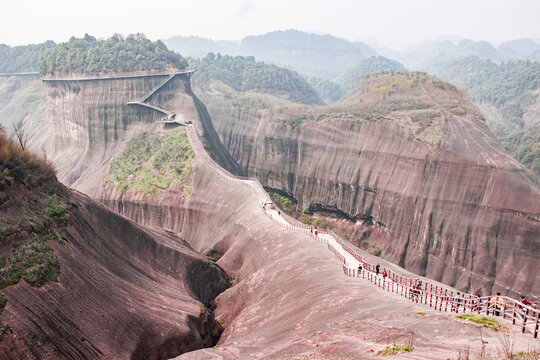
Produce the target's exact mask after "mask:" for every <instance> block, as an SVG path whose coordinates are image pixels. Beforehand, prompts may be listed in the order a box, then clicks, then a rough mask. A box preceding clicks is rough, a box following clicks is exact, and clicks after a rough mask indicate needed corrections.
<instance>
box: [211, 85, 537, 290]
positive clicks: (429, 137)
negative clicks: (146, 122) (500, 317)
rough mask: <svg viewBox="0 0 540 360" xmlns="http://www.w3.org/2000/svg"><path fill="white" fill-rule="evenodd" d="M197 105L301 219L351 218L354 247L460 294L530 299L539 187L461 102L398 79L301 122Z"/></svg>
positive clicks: (448, 88)
mask: <svg viewBox="0 0 540 360" xmlns="http://www.w3.org/2000/svg"><path fill="white" fill-rule="evenodd" d="M201 97H202V99H203V101H204V102H205V103H206V104H207V106H208V108H209V112H210V114H211V116H212V119H213V120H214V124H215V126H216V129H217V131H218V133H219V134H220V136H221V138H222V139H223V142H224V144H226V146H227V147H228V149H229V150H230V151H231V153H232V155H233V156H234V157H235V158H236V159H238V161H239V163H240V164H241V165H243V166H244V167H246V168H247V169H248V173H249V174H250V175H253V176H256V177H257V178H258V179H259V180H260V181H261V182H262V183H263V185H265V186H267V187H269V188H275V189H279V190H281V191H283V192H285V193H287V194H289V195H290V196H292V197H293V198H294V199H295V200H296V201H297V202H298V208H299V209H300V210H301V211H307V212H310V213H320V214H326V215H332V214H334V215H333V216H335V214H340V213H341V214H346V215H347V216H348V218H350V219H357V220H356V221H353V222H347V221H345V226H344V227H345V228H346V229H348V230H345V231H346V232H347V233H348V234H349V235H350V236H351V239H352V241H353V242H354V243H359V242H360V241H361V240H367V241H369V242H371V243H373V244H376V245H377V246H379V247H380V248H381V249H382V256H383V257H384V258H386V259H389V260H391V261H393V262H395V263H398V264H400V265H402V266H404V267H406V268H407V269H410V270H412V271H414V272H416V273H418V274H421V275H426V276H428V277H430V278H433V279H437V280H441V281H443V282H445V283H447V284H451V285H455V286H456V287H457V288H458V289H468V290H470V291H472V292H475V293H483V294H487V293H491V292H493V291H503V292H505V293H508V294H518V293H526V294H529V295H535V296H539V295H540V293H539V292H538V291H539V288H540V287H539V284H540V278H539V276H538V275H535V274H538V262H537V260H536V259H537V258H538V256H539V251H540V246H539V243H538V240H539V236H538V234H540V222H539V219H540V215H539V213H540V208H539V205H538V204H540V191H539V189H538V185H536V184H534V183H533V182H532V181H531V180H530V179H529V178H528V176H527V175H526V174H525V173H524V171H523V170H522V169H521V167H520V165H519V164H518V163H517V162H516V161H515V160H513V159H512V158H511V157H510V156H509V155H508V154H507V153H506V152H505V151H504V149H503V148H502V147H501V146H500V145H499V144H498V142H497V141H496V139H495V138H494V136H493V135H492V134H491V133H490V132H489V130H488V129H487V127H486V126H485V124H484V122H483V121H482V116H481V114H480V112H479V111H478V109H477V108H476V107H475V106H474V105H473V104H472V102H471V101H470V100H469V99H468V97H467V96H466V94H465V93H464V92H463V91H460V90H458V89H456V88H455V87H454V86H452V85H450V84H447V83H444V82H441V81H439V80H437V79H435V78H432V77H429V76H426V75H422V74H409V75H408V74H396V75H379V76H372V77H370V78H367V79H365V80H364V81H363V83H362V84H360V85H359V87H358V88H357V91H356V92H355V93H352V94H350V95H349V96H348V97H347V98H345V99H344V100H343V101H342V102H340V103H338V104H336V105H335V106H333V107H322V108H312V107H311V108H307V107H306V108H303V109H302V110H301V111H300V112H299V113H298V112H296V111H292V110H291V109H290V108H287V107H286V106H284V107H280V108H279V107H278V108H272V109H270V110H266V109H262V110H260V109H256V108H248V107H238V106H232V107H231V106H230V104H229V103H228V102H227V100H226V99H225V98H224V97H223V96H220V94H217V93H212V94H209V93H208V94H204V95H201ZM299 114H300V117H299ZM347 224H348V225H347ZM360 224H363V225H362V226H359V225H360Z"/></svg>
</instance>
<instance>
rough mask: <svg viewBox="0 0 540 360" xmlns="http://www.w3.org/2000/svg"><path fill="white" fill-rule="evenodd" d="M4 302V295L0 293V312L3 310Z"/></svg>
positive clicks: (5, 300)
mask: <svg viewBox="0 0 540 360" xmlns="http://www.w3.org/2000/svg"><path fill="white" fill-rule="evenodd" d="M6 304H7V299H6V298H5V297H4V295H0V314H1V313H2V311H4V308H5V307H6Z"/></svg>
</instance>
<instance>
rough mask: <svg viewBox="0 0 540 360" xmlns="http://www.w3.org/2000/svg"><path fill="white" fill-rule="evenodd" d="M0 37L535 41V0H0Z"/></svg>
mask: <svg viewBox="0 0 540 360" xmlns="http://www.w3.org/2000/svg"><path fill="white" fill-rule="evenodd" d="M0 4H1V5H0V43H5V44H8V45H24V44H28V43H38V42H43V41H45V40H48V39H50V40H54V41H56V42H61V41H67V40H68V39H69V38H70V37H71V36H78V37H80V36H82V35H84V33H85V32H87V33H89V34H91V35H94V36H96V37H98V38H103V37H109V36H111V35H112V34H113V33H121V34H124V35H127V34H130V33H136V32H142V33H144V34H146V36H147V37H149V38H150V39H153V40H155V39H159V38H168V37H170V36H173V35H199V36H202V37H207V38H211V39H214V40H219V39H225V40H239V39H241V38H242V37H244V36H246V35H250V34H264V33H267V32H270V31H273V30H286V29H291V28H294V29H298V30H303V31H308V32H315V33H319V34H332V35H335V36H338V37H343V38H346V39H349V40H358V39H362V38H376V39H377V40H378V41H379V43H381V44H383V45H391V46H393V47H403V46H406V45H409V44H413V43H417V42H420V41H422V40H424V39H428V38H434V37H436V36H437V35H460V36H463V37H466V38H471V39H473V40H488V41H491V42H494V43H497V42H501V41H505V40H510V39H516V38H523V37H529V38H535V39H540V21H539V18H538V16H539V15H540V0H299V1H294V0H189V1H183V0H180V1H174V0H145V1H143V0H130V1H124V0H121V1H116V0H85V1H79V0H1V2H0Z"/></svg>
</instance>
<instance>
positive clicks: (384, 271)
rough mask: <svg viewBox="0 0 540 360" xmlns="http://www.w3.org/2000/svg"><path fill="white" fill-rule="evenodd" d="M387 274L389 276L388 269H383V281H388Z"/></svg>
mask: <svg viewBox="0 0 540 360" xmlns="http://www.w3.org/2000/svg"><path fill="white" fill-rule="evenodd" d="M387 276H388V274H387V273H386V270H383V272H382V278H383V281H386V277H387Z"/></svg>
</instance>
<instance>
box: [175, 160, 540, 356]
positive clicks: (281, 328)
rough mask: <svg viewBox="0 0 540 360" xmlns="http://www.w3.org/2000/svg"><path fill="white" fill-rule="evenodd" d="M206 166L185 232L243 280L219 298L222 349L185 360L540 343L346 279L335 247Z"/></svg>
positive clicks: (188, 205)
mask: <svg viewBox="0 0 540 360" xmlns="http://www.w3.org/2000/svg"><path fill="white" fill-rule="evenodd" d="M200 163H201V162H200V159H197V158H196V160H195V164H194V173H193V178H192V180H193V183H192V184H193V193H192V195H191V196H190V197H189V198H188V199H186V201H185V202H184V203H183V205H182V208H183V209H184V210H183V211H182V216H181V223H180V224H178V225H177V226H179V231H180V233H181V235H182V236H183V237H185V238H186V239H187V240H188V241H189V242H190V243H192V244H193V246H194V248H195V249H197V250H198V251H201V252H206V253H211V254H214V255H215V256H216V257H217V258H219V261H218V264H219V265H220V266H221V267H223V268H224V269H225V270H226V271H227V273H228V275H229V277H231V278H233V279H234V281H233V287H232V288H230V289H228V290H226V291H225V292H223V293H222V294H221V295H220V296H218V298H217V299H216V303H217V308H216V319H218V320H219V321H221V320H223V321H222V322H223V326H224V328H225V331H224V332H223V335H222V337H221V339H220V341H219V343H218V344H217V345H216V346H215V347H213V348H212V349H201V350H198V351H195V352H190V353H186V354H184V355H182V356H180V357H179V359H296V358H299V359H370V358H378V357H379V356H377V353H378V352H379V351H381V350H383V349H385V348H386V347H387V346H391V345H392V344H403V345H406V344H409V343H410V342H411V341H412V344H413V348H414V350H413V351H412V352H410V353H405V354H402V355H398V356H396V358H398V359H446V358H456V357H457V356H458V355H459V353H460V352H461V353H464V352H465V351H466V350H467V349H469V350H470V353H471V354H479V353H480V352H481V348H482V341H486V342H487V343H485V344H484V346H485V347H486V349H485V352H486V353H490V354H493V355H494V354H500V352H501V350H500V347H501V346H502V345H501V344H502V342H504V341H506V340H509V341H511V342H512V343H513V344H514V345H515V348H514V351H517V349H525V350H527V349H535V347H537V346H538V340H535V339H533V338H532V337H530V336H529V337H527V336H523V335H521V334H519V329H516V327H511V326H509V330H508V332H505V333H497V332H494V331H492V330H488V329H481V328H480V329H479V328H478V327H477V326H476V325H475V324H473V323H471V322H468V321H465V320H461V319H458V318H456V316H455V314H450V313H440V312H437V311H433V310H430V309H429V308H427V307H425V306H421V305H418V304H416V303H412V302H411V301H409V300H407V299H405V298H402V297H399V296H396V295H394V294H391V293H388V292H387V291H383V290H381V289H379V288H377V287H374V286H373V285H372V284H371V283H369V282H368V281H367V280H363V279H357V278H349V277H346V276H344V275H343V272H342V269H341V264H340V263H339V261H338V260H337V259H336V258H335V257H334V256H333V254H332V253H331V252H330V251H329V250H328V249H327V248H326V247H324V246H323V245H321V244H319V243H317V242H315V241H313V239H311V238H310V237H309V236H307V235H305V234H302V233H300V232H297V231H292V230H287V229H285V228H281V227H276V224H275V223H274V222H273V221H272V220H271V219H270V218H269V217H268V216H267V215H266V214H265V213H264V212H263V210H262V208H261V206H260V203H259V201H258V200H259V199H258V197H257V195H256V194H255V193H254V192H253V191H251V189H250V188H249V187H247V186H245V184H242V183H238V182H231V181H226V180H224V179H223V178H221V177H218V176H216V175H215V173H212V172H211V171H210V170H209V169H208V168H207V167H201V166H200ZM358 251H359V252H361V253H362V254H364V253H363V252H362V251H361V250H358ZM367 256H369V255H367ZM383 266H384V264H383ZM400 271H402V272H403V273H404V274H406V271H404V270H403V269H401V270H400ZM420 313H422V314H420ZM482 339H483V340H482ZM527 351H529V350H527Z"/></svg>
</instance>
